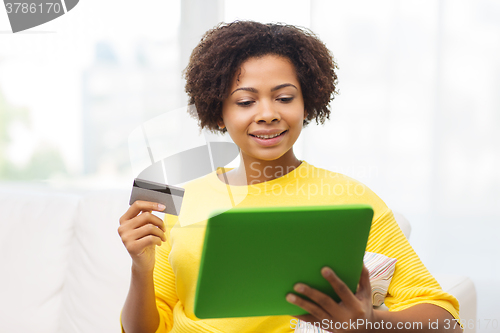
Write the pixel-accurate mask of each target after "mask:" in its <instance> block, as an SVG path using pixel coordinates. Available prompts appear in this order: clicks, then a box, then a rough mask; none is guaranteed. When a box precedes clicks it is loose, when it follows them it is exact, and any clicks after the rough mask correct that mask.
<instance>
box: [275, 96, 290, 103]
mask: <svg viewBox="0 0 500 333" xmlns="http://www.w3.org/2000/svg"><path fill="white" fill-rule="evenodd" d="M292 100H293V97H282V98H278V101H281V102H283V103H289V102H291V101H292Z"/></svg>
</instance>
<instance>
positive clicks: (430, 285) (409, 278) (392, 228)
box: [120, 161, 458, 333]
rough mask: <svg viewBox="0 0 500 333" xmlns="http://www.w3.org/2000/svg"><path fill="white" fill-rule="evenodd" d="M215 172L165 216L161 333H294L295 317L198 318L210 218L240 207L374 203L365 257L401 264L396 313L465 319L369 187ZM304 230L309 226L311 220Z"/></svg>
mask: <svg viewBox="0 0 500 333" xmlns="http://www.w3.org/2000/svg"><path fill="white" fill-rule="evenodd" d="M228 170H230V169H226V171H228ZM216 172H217V173H221V172H222V170H221V169H218V170H217V171H216ZM216 172H215V171H214V172H212V173H210V174H209V175H207V176H205V177H202V178H199V179H197V180H194V181H192V182H190V183H188V184H187V185H186V186H185V189H186V192H185V196H184V201H183V204H182V210H181V213H180V215H179V216H178V217H177V216H174V215H165V223H166V225H167V241H166V242H164V243H163V244H162V246H160V247H157V251H156V264H155V270H154V285H155V293H156V305H157V308H158V311H159V313H160V325H159V327H158V329H157V331H156V332H157V333H164V332H173V333H181V332H193V333H202V332H211V333H230V332H238V333H246V332H252V333H256V332H262V333H268V332H273V333H274V332H293V329H292V328H290V320H291V319H292V318H293V317H290V316H270V317H248V318H228V319H204V320H198V319H197V318H196V317H195V316H194V313H193V306H194V295H195V290H196V281H197V276H198V269H199V265H200V258H201V249H202V245H203V239H204V234H205V226H206V219H207V216H208V214H209V213H210V212H211V211H212V210H213V209H216V208H224V207H226V208H230V207H232V206H233V205H237V206H238V207H248V206H297V205H329V204H354V203H366V204H370V205H371V206H372V207H373V210H374V216H373V223H372V228H371V230H370V236H369V238H368V244H367V248H366V251H369V252H375V253H381V254H384V255H386V256H388V257H390V258H396V259H397V264H396V269H395V272H394V276H393V278H392V281H391V284H390V286H389V289H388V295H387V297H386V299H385V305H386V306H387V307H388V308H389V311H399V310H403V309H406V308H408V307H410V306H412V305H415V304H419V303H431V304H435V305H438V306H440V307H442V308H444V309H446V310H447V311H448V312H450V313H451V314H452V315H453V317H455V318H457V319H458V301H457V300H456V299H455V298H454V297H453V296H452V295H450V294H447V293H445V292H443V291H442V290H441V288H440V286H439V284H438V283H437V282H436V280H435V279H434V278H433V277H432V275H431V274H430V273H429V271H428V270H427V269H426V268H425V266H424V265H423V264H422V262H421V261H420V259H419V258H418V256H417V254H416V253H415V251H414V250H413V248H412V247H411V246H410V244H409V243H408V241H407V240H406V238H405V236H404V234H403V232H402V231H401V229H400V228H399V226H398V224H397V222H396V220H395V219H394V216H393V214H392V212H391V210H390V209H389V208H387V206H386V205H385V203H384V202H383V201H382V200H381V199H380V198H379V197H378V196H377V195H376V194H375V193H373V192H372V191H371V190H370V189H369V188H367V187H366V186H365V185H363V184H361V183H360V182H358V181H356V180H354V179H352V178H349V177H346V176H344V175H342V174H338V173H335V172H331V171H328V170H325V169H321V168H316V167H314V166H313V165H310V164H308V163H307V162H305V161H302V164H301V165H300V166H299V167H297V168H296V169H294V170H293V171H291V172H289V173H286V170H284V172H283V174H285V175H283V176H281V177H279V178H277V179H274V180H272V181H268V182H263V183H259V184H255V185H250V186H229V185H226V184H225V183H223V182H222V181H221V180H220V179H219V178H218V177H217V175H216ZM304 224H305V225H306V226H307V221H304ZM120 321H121V317H120ZM295 322H296V321H295ZM122 331H123V328H122Z"/></svg>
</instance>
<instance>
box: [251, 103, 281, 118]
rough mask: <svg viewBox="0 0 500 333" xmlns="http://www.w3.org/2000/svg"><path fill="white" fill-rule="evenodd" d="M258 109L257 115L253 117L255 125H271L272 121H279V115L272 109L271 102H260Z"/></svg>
mask: <svg viewBox="0 0 500 333" xmlns="http://www.w3.org/2000/svg"><path fill="white" fill-rule="evenodd" d="M259 104H260V105H259V107H258V108H257V114H256V115H255V122H256V123H262V122H264V123H272V122H273V121H278V122H279V121H280V120H281V115H280V113H279V112H278V111H277V110H276V108H275V107H273V105H272V102H267V101H266V102H262V103H259Z"/></svg>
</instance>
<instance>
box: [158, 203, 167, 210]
mask: <svg viewBox="0 0 500 333" xmlns="http://www.w3.org/2000/svg"><path fill="white" fill-rule="evenodd" d="M165 208H167V207H165V206H164V205H162V204H158V209H159V210H165Z"/></svg>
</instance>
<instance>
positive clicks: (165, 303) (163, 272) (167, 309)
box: [120, 214, 179, 333]
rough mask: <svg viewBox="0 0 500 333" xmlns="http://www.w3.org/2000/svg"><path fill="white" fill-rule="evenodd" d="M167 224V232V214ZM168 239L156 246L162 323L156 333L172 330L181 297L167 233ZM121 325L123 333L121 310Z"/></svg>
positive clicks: (155, 274) (156, 284)
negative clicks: (170, 260) (179, 296)
mask: <svg viewBox="0 0 500 333" xmlns="http://www.w3.org/2000/svg"><path fill="white" fill-rule="evenodd" d="M165 225H166V227H167V232H169V231H170V229H171V226H172V221H171V220H170V218H167V214H165ZM166 236H167V241H166V242H163V243H162V245H161V246H159V247H157V248H156V253H155V267H154V272H153V280H154V288H155V300H156V308H157V310H158V313H159V315H160V324H159V325H158V328H157V330H156V332H155V333H167V332H170V330H171V329H172V326H173V309H174V307H175V305H176V304H177V302H178V300H179V298H178V297H177V292H176V288H175V275H174V272H173V270H172V267H171V266H170V263H169V261H168V256H169V254H170V250H171V247H170V241H169V235H168V234H167V235H166ZM122 311H123V309H122ZM120 325H121V329H122V333H125V331H124V329H123V324H122V312H121V311H120Z"/></svg>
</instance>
